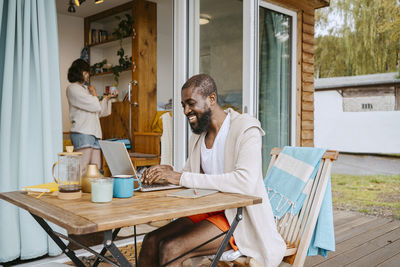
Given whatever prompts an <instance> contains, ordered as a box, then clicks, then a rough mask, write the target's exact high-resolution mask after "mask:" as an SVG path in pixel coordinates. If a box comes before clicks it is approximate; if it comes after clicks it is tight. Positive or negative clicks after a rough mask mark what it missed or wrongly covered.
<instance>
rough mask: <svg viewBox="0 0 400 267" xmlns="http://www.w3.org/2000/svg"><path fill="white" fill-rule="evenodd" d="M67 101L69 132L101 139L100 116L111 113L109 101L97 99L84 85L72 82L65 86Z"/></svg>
mask: <svg viewBox="0 0 400 267" xmlns="http://www.w3.org/2000/svg"><path fill="white" fill-rule="evenodd" d="M67 98H68V103H69V119H70V121H71V123H72V126H71V130H70V131H71V132H77V133H83V134H89V135H94V136H95V137H97V138H99V139H101V138H102V133H101V126H100V120H99V118H100V117H106V116H108V115H110V114H111V101H109V100H107V99H105V98H104V99H103V100H102V101H99V99H98V98H97V97H96V96H93V95H91V94H90V93H89V90H88V89H87V87H86V86H81V85H80V84H78V83H72V84H70V85H69V86H68V87H67Z"/></svg>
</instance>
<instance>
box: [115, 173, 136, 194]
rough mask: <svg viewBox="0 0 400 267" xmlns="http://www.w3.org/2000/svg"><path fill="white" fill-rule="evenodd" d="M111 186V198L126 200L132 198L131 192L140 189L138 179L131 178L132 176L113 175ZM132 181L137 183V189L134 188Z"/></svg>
mask: <svg viewBox="0 0 400 267" xmlns="http://www.w3.org/2000/svg"><path fill="white" fill-rule="evenodd" d="M113 178H114V185H113V197H116V198H127V197H131V196H133V192H134V191H137V190H139V189H140V188H142V183H141V181H140V179H138V178H133V177H132V175H115V176H113ZM134 181H136V182H138V184H139V187H137V188H135V183H134Z"/></svg>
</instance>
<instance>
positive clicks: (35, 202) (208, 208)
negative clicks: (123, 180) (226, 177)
mask: <svg viewBox="0 0 400 267" xmlns="http://www.w3.org/2000/svg"><path fill="white" fill-rule="evenodd" d="M179 190H182V189H175V190H164V191H156V192H135V195H134V196H133V197H131V198H126V199H123V198H113V200H112V202H109V203H102V204H99V203H92V202H91V200H90V194H88V193H83V194H82V198H81V199H76V200H61V199H58V198H57V197H56V196H50V195H43V196H42V197H41V198H39V199H36V198H35V197H33V196H31V195H27V194H26V192H23V191H14V192H6V193H0V199H4V200H6V201H8V202H10V203H12V204H14V205H16V206H18V207H20V208H22V209H25V210H27V211H28V212H30V213H31V214H32V216H33V217H34V218H35V219H36V221H38V223H39V224H40V225H41V226H42V228H43V229H44V230H45V231H46V232H47V233H48V234H49V235H50V237H51V238H52V239H53V240H54V241H55V242H56V243H57V245H58V246H59V247H60V248H61V249H62V250H63V251H64V253H65V254H66V255H67V256H68V257H69V258H71V260H72V261H73V262H74V263H75V264H76V265H77V266H84V265H83V263H82V262H81V261H80V260H79V259H78V258H77V257H76V256H75V253H74V252H73V251H71V250H69V249H68V248H67V247H66V246H65V244H64V243H63V242H62V241H61V239H60V237H61V238H64V239H68V240H70V241H72V242H74V243H77V242H76V241H74V240H71V239H70V238H69V237H67V236H64V235H62V234H60V233H57V232H54V231H52V229H51V228H50V227H49V226H48V224H47V223H46V221H45V220H48V221H50V222H53V223H55V224H56V225H59V226H61V227H63V228H65V229H66V230H67V231H68V234H75V235H81V234H88V233H94V232H98V231H104V241H103V244H104V248H103V250H102V252H101V253H100V254H99V253H97V252H95V251H92V250H91V249H90V248H87V247H85V246H83V245H82V244H78V245H80V246H81V247H83V248H84V249H86V250H88V251H90V252H91V253H93V254H94V255H96V256H97V257H98V258H102V259H103V260H106V261H108V262H110V260H109V259H108V258H107V257H104V255H105V253H106V250H108V251H110V253H111V254H112V256H113V257H114V258H115V259H116V260H117V261H118V263H120V264H121V266H131V265H130V263H129V262H128V261H127V260H126V258H125V257H124V256H123V254H122V253H121V252H120V251H119V250H118V248H117V247H116V246H115V244H114V242H113V240H114V238H115V237H116V236H117V233H118V231H119V229H120V228H121V227H125V226H135V225H139V224H144V223H150V222H153V221H160V220H167V219H173V218H180V217H185V216H190V215H194V214H199V213H205V212H213V211H219V210H225V209H233V208H237V210H238V213H237V215H236V218H235V220H234V222H232V223H231V228H230V230H229V231H227V232H225V234H226V235H225V238H224V241H223V242H222V244H221V246H220V248H219V250H218V252H217V255H216V257H215V258H214V261H213V263H212V264H211V266H216V264H217V263H218V260H219V257H220V255H221V254H222V252H223V250H224V248H225V247H226V245H227V242H228V240H229V238H230V236H231V235H232V234H233V231H234V230H235V228H236V225H237V223H238V222H239V221H240V220H241V218H242V214H241V211H242V207H245V206H249V205H253V204H258V203H261V202H262V199H261V198H259V197H254V196H245V195H240V194H229V193H217V194H213V195H209V196H205V197H201V198H198V199H183V198H175V197H168V196H167V193H171V192H174V191H179ZM113 229H116V230H115V231H113ZM224 243H225V244H224ZM135 246H136V236H135ZM135 250H136V249H135ZM135 253H136V251H135ZM136 262H137V261H136ZM97 264H98V261H96V262H95V264H94V266H97Z"/></svg>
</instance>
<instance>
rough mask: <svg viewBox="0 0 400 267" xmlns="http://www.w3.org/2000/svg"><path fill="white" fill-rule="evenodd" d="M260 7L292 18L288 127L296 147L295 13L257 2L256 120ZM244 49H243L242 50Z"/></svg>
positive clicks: (291, 142) (296, 40) (290, 140)
mask: <svg viewBox="0 0 400 267" xmlns="http://www.w3.org/2000/svg"><path fill="white" fill-rule="evenodd" d="M260 7H263V8H267V9H269V10H272V11H275V12H278V13H282V14H284V15H287V16H290V17H291V18H292V36H291V40H292V43H291V68H290V72H291V73H290V77H291V81H290V86H291V91H290V98H291V99H290V127H289V129H290V130H289V131H290V133H289V135H290V138H289V142H290V145H293V146H294V145H297V144H296V133H297V127H296V126H297V108H298V107H297V43H298V42H299V40H298V39H297V13H296V12H295V11H292V10H289V9H286V8H283V7H281V6H277V5H274V4H271V3H269V2H266V1H263V0H259V1H258V6H257V23H256V28H257V42H256V44H257V55H256V57H255V59H256V62H257V63H256V65H257V69H256V73H255V76H256V78H255V81H256V84H257V85H256V86H255V87H254V88H257V89H256V90H257V92H256V93H255V95H256V98H255V100H254V103H255V105H256V116H257V118H258V117H259V114H258V110H259V102H258V94H259V75H258V73H259V66H260V64H259V55H260V51H259V45H258V43H259V40H260V36H259V27H258V25H259V10H260ZM243 49H244V48H243Z"/></svg>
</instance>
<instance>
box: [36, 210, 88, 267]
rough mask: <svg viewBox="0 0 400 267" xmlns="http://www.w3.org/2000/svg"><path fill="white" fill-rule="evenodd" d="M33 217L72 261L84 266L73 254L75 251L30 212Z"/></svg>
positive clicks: (44, 222)
mask: <svg viewBox="0 0 400 267" xmlns="http://www.w3.org/2000/svg"><path fill="white" fill-rule="evenodd" d="M31 215H32V216H33V218H34V219H35V220H36V221H37V222H38V223H39V224H40V226H41V227H42V228H43V230H45V231H46V233H47V234H48V235H49V236H50V237H51V239H53V241H54V242H55V243H56V244H57V245H58V246H59V247H60V248H61V250H62V251H63V252H64V253H65V254H66V255H67V256H68V258H70V259H71V260H72V261H73V263H75V264H76V266H78V267H85V264H83V262H82V261H81V260H80V259H79V258H78V257H77V256H76V255H75V252H74V251H73V250H70V249H69V248H67V246H66V245H65V244H64V242H63V241H62V240H61V239H60V238H59V237H58V236H57V235H56V234H55V233H54V231H53V229H51V227H50V226H49V225H48V224H47V222H46V221H45V220H43V218H41V217H38V216H36V215H34V214H32V213H31Z"/></svg>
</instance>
